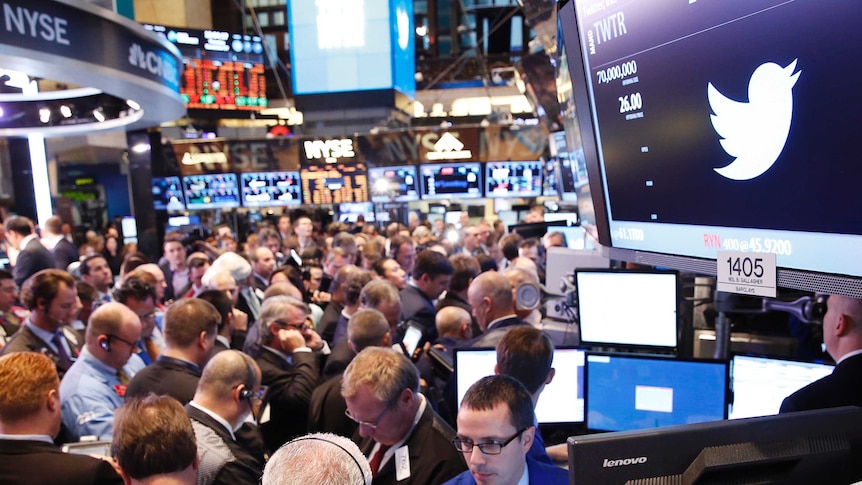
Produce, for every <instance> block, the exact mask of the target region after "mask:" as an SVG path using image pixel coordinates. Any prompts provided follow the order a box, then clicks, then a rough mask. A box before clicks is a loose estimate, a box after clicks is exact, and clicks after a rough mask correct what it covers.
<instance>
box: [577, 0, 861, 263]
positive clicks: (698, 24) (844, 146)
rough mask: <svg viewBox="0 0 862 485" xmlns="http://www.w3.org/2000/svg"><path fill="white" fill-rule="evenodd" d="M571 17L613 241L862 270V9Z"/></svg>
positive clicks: (769, 1)
mask: <svg viewBox="0 0 862 485" xmlns="http://www.w3.org/2000/svg"><path fill="white" fill-rule="evenodd" d="M572 5H573V7H572ZM560 19H561V22H560V25H561V27H562V29H563V38H564V42H565V49H566V51H567V52H568V55H567V58H568V63H569V67H570V69H572V73H571V74H572V75H571V78H572V80H573V83H574V84H575V86H574V89H575V90H576V91H577V92H579V93H582V94H583V95H584V99H585V100H586V101H589V104H588V105H584V106H578V112H579V113H578V114H577V116H578V120H579V123H580V125H581V127H582V129H584V128H586V129H588V131H589V134H590V135H592V136H589V139H586V138H585V140H584V142H585V143H591V144H592V143H595V146H594V147H593V148H595V153H593V150H592V149H590V150H587V158H588V160H587V162H588V164H589V165H590V166H591V167H595V168H596V170H597V172H596V173H600V174H601V177H600V178H597V179H595V180H591V182H593V183H598V184H600V185H598V186H596V187H595V188H594V189H593V190H592V194H593V196H594V197H600V199H597V204H601V203H603V205H604V206H605V208H606V210H607V215H608V222H609V227H608V231H607V233H608V234H609V236H610V241H606V242H605V241H603V242H604V243H605V244H608V243H609V244H611V245H612V246H613V247H617V248H623V249H630V250H635V251H647V252H655V253H667V254H673V255H682V256H690V257H696V258H708V259H715V258H716V253H717V252H718V251H741V252H747V251H753V252H760V251H762V252H769V253H773V254H775V255H776V256H777V261H776V264H777V266H778V267H780V268H789V269H796V270H803V271H816V272H823V273H833V274H840V275H853V276H862V259H860V258H856V257H852V255H855V254H858V251H859V248H860V247H862V225H860V224H859V222H858V221H859V216H858V214H857V212H858V207H859V204H858V200H856V199H857V198H856V197H855V196H851V195H849V194H854V193H856V192H857V191H858V187H857V185H858V183H857V180H858V179H859V177H860V176H862V166H860V164H859V163H858V156H857V155H856V152H857V151H858V145H859V136H858V133H857V131H858V130H855V129H853V128H851V127H854V126H858V125H859V114H858V110H855V109H852V108H848V105H847V99H848V98H847V96H848V95H849V94H850V93H856V92H858V89H859V81H858V80H859V79H860V75H862V67H860V65H859V63H858V62H856V59H858V46H860V45H862V29H859V28H858V26H859V25H860V23H862V9H860V8H859V3H858V2H854V1H852V0H836V1H833V2H829V4H828V6H826V5H824V4H823V2H817V1H816V0H796V1H786V0H758V1H749V0H726V1H722V2H708V1H697V2H692V1H689V2H685V1H683V2H678V1H676V0H629V1H626V2H610V1H606V0H576V1H574V2H570V4H569V6H567V7H564V8H563V9H561V16H560ZM575 21H576V22H575ZM574 25H576V26H577V31H575V30H574V29H572V26H574ZM776 26H781V28H780V29H776ZM802 31H804V32H805V35H804V36H800V35H799V34H798V33H799V32H802ZM766 32H769V35H765V33H766ZM570 34H571V35H570ZM578 40H579V41H580V45H578V42H577V41H578ZM578 79H579V80H578ZM575 81H577V82H575ZM581 108H583V109H581ZM825 120H828V122H824V121H825ZM564 180H565V179H564ZM563 188H564V190H565V189H566V187H565V186H564V187H563ZM601 198H604V199H605V200H601ZM758 248H760V249H758Z"/></svg>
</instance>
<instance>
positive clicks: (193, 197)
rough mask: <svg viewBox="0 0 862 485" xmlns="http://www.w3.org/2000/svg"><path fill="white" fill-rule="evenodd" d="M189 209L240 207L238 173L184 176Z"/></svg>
mask: <svg viewBox="0 0 862 485" xmlns="http://www.w3.org/2000/svg"><path fill="white" fill-rule="evenodd" d="M183 186H184V187H185V193H186V207H187V208H188V210H197V209H235V208H237V207H239V187H237V183H236V174H233V173H220V174H203V175H188V176H186V177H183Z"/></svg>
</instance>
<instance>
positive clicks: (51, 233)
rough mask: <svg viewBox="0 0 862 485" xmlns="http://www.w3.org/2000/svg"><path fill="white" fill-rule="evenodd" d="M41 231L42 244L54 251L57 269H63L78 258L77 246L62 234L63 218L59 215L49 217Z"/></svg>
mask: <svg viewBox="0 0 862 485" xmlns="http://www.w3.org/2000/svg"><path fill="white" fill-rule="evenodd" d="M42 232H43V233H44V234H43V236H44V237H42V244H43V245H44V246H45V247H46V248H48V250H49V251H51V252H52V253H54V264H55V267H56V268H57V269H62V270H64V271H65V270H66V268H68V267H69V265H70V264H72V263H74V262H75V261H77V260H78V257H79V255H78V248H77V247H75V245H74V244H73V243H72V242H70V241H69V240H68V239H66V237H65V236H64V235H63V220H62V219H60V217H59V216H51V217H49V218H48V220H47V221H45V227H43V228H42Z"/></svg>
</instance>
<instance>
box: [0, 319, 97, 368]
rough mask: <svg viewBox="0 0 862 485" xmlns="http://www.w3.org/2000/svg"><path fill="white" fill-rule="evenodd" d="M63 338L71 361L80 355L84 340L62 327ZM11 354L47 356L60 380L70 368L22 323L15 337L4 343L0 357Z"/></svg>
mask: <svg viewBox="0 0 862 485" xmlns="http://www.w3.org/2000/svg"><path fill="white" fill-rule="evenodd" d="M63 337H64V338H65V339H66V342H67V343H68V344H69V348H70V349H71V350H72V354H71V355H70V356H69V357H70V358H72V359H75V358H77V357H78V355H80V353H81V347H82V346H83V345H84V339H83V338H82V337H81V335H80V334H79V333H78V332H77V331H76V330H75V329H73V328H72V327H63ZM12 352H37V353H39V354H44V355H47V356H48V357H50V358H51V360H53V361H54V365H55V366H57V374H59V375H60V379H62V378H63V376H64V375H65V374H66V371H68V370H69V367H71V364H66V363H64V362H63V361H62V360H61V359H60V356H59V355H58V354H57V352H54V351H53V350H52V349H51V347H50V346H49V345H48V343H47V342H45V341H44V340H42V339H41V338H39V337H37V336H36V334H35V333H33V331H32V330H30V328H29V327H28V326H27V325H26V324H25V323H22V324H21V327H19V329H18V331H17V332H15V335H13V336H12V337H11V338H10V339H9V340H8V341H7V342H6V346H5V347H3V349H2V350H0V355H6V354H11V353H12Z"/></svg>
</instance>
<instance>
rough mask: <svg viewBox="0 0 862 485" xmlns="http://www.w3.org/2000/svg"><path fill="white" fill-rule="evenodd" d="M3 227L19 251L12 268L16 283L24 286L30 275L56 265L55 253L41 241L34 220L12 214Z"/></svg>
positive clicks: (8, 238) (7, 236)
mask: <svg viewBox="0 0 862 485" xmlns="http://www.w3.org/2000/svg"><path fill="white" fill-rule="evenodd" d="M3 228H4V229H5V230H6V241H7V242H8V243H9V244H10V245H11V246H12V247H13V248H15V249H17V250H18V251H19V252H18V259H17V260H16V261H15V266H14V267H13V268H12V274H13V275H15V284H16V285H18V286H22V285H23V284H24V281H26V280H27V278H29V277H30V276H32V275H34V274H36V273H37V272H39V271H41V270H43V269H48V268H53V267H54V265H55V261H54V255H53V254H51V251H48V250H47V249H46V248H45V246H43V245H42V243H41V242H39V237H38V236H37V235H36V233H35V232H34V231H33V221H31V220H30V219H27V218H26V217H22V216H12V217H10V218H8V219H6V222H5V223H4V224H3Z"/></svg>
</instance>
